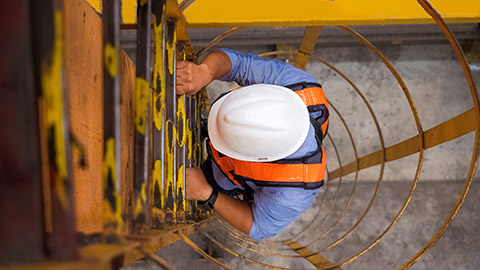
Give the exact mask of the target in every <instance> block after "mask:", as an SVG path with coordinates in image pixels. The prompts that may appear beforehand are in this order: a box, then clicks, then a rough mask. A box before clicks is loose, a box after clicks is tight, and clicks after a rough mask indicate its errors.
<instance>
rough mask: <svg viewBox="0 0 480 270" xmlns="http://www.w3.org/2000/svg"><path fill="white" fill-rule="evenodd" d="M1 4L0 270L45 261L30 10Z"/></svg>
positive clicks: (17, 3)
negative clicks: (0, 268)
mask: <svg viewBox="0 0 480 270" xmlns="http://www.w3.org/2000/svg"><path fill="white" fill-rule="evenodd" d="M4 4H5V5H4V6H3V8H2V9H0V39H1V40H2V42H1V45H0V57H1V59H2V61H0V92H1V98H0V174H1V180H0V209H1V211H0V228H1V229H0V266H6V265H11V264H16V263H20V262H37V261H41V260H42V259H43V258H44V256H45V254H44V252H43V249H44V241H43V240H44V229H45V228H44V225H43V224H44V223H43V214H42V204H43V202H42V173H41V166H42V163H41V159H40V134H39V129H38V127H39V123H38V106H37V104H38V103H37V102H38V100H37V98H38V90H37V89H35V87H34V77H33V68H32V61H33V60H32V54H31V50H32V47H31V46H32V43H31V42H32V39H31V36H30V18H29V16H28V15H29V8H30V6H29V3H28V1H8V2H6V3H4ZM32 224H34V225H33V226H32Z"/></svg>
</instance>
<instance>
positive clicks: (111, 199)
mask: <svg viewBox="0 0 480 270" xmlns="http://www.w3.org/2000/svg"><path fill="white" fill-rule="evenodd" d="M103 6H104V7H105V9H104V11H105V12H104V24H103V84H104V86H103V87H104V96H103V99H104V107H103V108H104V109H103V116H104V121H103V123H104V150H103V160H102V178H103V182H102V183H103V189H104V192H103V200H104V202H103V207H104V208H105V209H104V213H105V214H104V216H103V219H104V223H103V230H104V234H105V237H106V241H107V242H116V241H118V234H119V233H120V231H121V228H122V226H123V220H122V206H121V201H120V192H121V190H120V179H121V174H120V166H121V163H120V156H121V151H120V71H119V70H120V66H119V62H120V61H119V59H120V56H119V52H120V37H119V34H120V33H119V32H120V28H119V21H120V19H119V17H120V5H119V2H118V1H117V0H104V2H103Z"/></svg>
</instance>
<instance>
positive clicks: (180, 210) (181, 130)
mask: <svg viewBox="0 0 480 270" xmlns="http://www.w3.org/2000/svg"><path fill="white" fill-rule="evenodd" d="M176 45H177V46H176V49H177V53H176V55H178V56H179V58H180V59H182V60H186V51H185V47H184V46H185V44H184V43H182V42H177V44H176ZM176 102H177V121H176V127H177V146H176V147H177V151H176V152H177V154H176V161H177V163H176V168H175V169H176V171H177V181H176V203H177V211H176V215H177V222H179V223H182V222H184V221H185V218H186V214H187V211H186V210H187V209H188V208H187V205H186V200H185V163H186V159H187V158H186V153H187V152H186V144H187V114H186V112H187V111H186V96H185V95H179V96H177V98H176Z"/></svg>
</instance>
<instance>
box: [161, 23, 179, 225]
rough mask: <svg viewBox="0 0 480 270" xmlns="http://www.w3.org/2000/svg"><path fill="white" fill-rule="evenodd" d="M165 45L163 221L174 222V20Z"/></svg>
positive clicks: (167, 25) (175, 39)
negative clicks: (164, 179)
mask: <svg viewBox="0 0 480 270" xmlns="http://www.w3.org/2000/svg"><path fill="white" fill-rule="evenodd" d="M166 34H167V36H166V44H165V50H166V52H165V66H166V68H167V70H166V76H165V83H166V89H165V110H166V111H165V159H164V164H165V178H166V181H165V190H164V194H165V214H166V216H165V218H166V219H165V221H166V222H167V223H175V222H176V215H175V213H176V210H177V204H176V201H175V192H176V179H177V172H176V159H175V157H176V150H177V147H176V142H177V139H176V137H177V136H176V132H177V131H176V128H175V125H176V122H177V116H176V112H177V104H176V103H177V97H176V96H177V95H176V93H175V88H176V87H175V74H176V72H175V63H176V50H175V49H176V48H175V47H176V45H175V44H176V42H177V36H176V20H175V19H171V18H167V24H166Z"/></svg>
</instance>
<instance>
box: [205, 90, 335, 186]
mask: <svg viewBox="0 0 480 270" xmlns="http://www.w3.org/2000/svg"><path fill="white" fill-rule="evenodd" d="M286 87H287V88H290V89H292V90H293V91H294V92H295V93H296V94H298V95H299V96H300V98H301V99H302V100H303V102H305V105H306V106H307V109H308V111H309V113H310V120H311V121H310V122H311V123H312V124H313V126H314V127H315V133H316V139H317V142H318V146H319V147H318V149H317V151H315V153H313V154H311V155H309V156H305V157H302V158H298V159H281V160H277V161H272V162H250V161H242V160H238V159H234V158H231V157H229V156H226V155H223V154H222V153H220V152H218V151H217V150H215V148H213V145H212V143H211V142H209V143H208V147H207V148H208V150H209V154H210V156H211V157H212V158H213V160H214V161H215V163H216V164H217V165H218V167H219V168H220V169H221V170H222V172H223V173H224V174H225V175H226V176H227V178H228V179H230V181H232V182H233V183H234V184H235V185H238V186H245V184H246V183H245V181H251V182H253V183H255V184H256V185H258V186H288V187H303V188H305V189H315V188H319V187H321V186H322V185H323V179H324V176H325V166H326V160H327V155H326V153H325V150H324V149H323V147H322V140H323V138H324V136H325V135H326V133H327V129H328V118H329V111H328V104H327V99H326V97H325V94H324V93H323V90H322V88H321V86H320V85H319V84H316V83H300V84H295V85H290V86H286ZM318 111H322V114H321V116H320V117H319V118H317V119H315V118H313V117H312V115H315V114H314V113H315V112H318Z"/></svg>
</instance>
